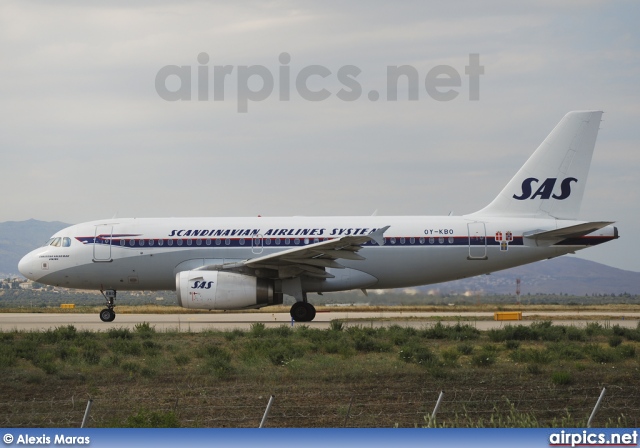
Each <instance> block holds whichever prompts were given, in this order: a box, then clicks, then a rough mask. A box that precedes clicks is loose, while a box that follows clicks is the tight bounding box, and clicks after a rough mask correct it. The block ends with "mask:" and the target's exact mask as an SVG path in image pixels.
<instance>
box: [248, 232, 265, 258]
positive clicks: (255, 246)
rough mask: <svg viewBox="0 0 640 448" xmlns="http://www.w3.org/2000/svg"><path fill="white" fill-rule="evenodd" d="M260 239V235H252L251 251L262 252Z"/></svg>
mask: <svg viewBox="0 0 640 448" xmlns="http://www.w3.org/2000/svg"><path fill="white" fill-rule="evenodd" d="M262 240H263V238H262V235H253V238H252V239H251V252H253V253H254V254H261V253H262V249H263V246H262Z"/></svg>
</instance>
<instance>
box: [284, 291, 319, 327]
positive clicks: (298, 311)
mask: <svg viewBox="0 0 640 448" xmlns="http://www.w3.org/2000/svg"><path fill="white" fill-rule="evenodd" d="M302 297H303V298H302V301H301V302H296V303H294V304H293V306H292V307H291V311H289V313H290V314H291V317H292V318H293V320H295V321H296V322H311V321H312V320H313V319H314V318H315V317H316V309H315V307H314V306H313V305H311V304H310V303H309V302H307V294H303V296H302Z"/></svg>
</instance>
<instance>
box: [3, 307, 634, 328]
mask: <svg viewBox="0 0 640 448" xmlns="http://www.w3.org/2000/svg"><path fill="white" fill-rule="evenodd" d="M116 312H117V308H116ZM540 316H543V317H544V319H545V320H548V319H551V320H552V321H553V323H554V324H555V325H575V326H584V325H586V324H587V323H589V322H599V323H600V324H602V325H605V326H613V325H620V326H622V327H628V328H636V326H637V325H638V322H639V320H640V313H632V312H630V313H606V312H579V313H575V312H529V313H523V320H521V321H494V320H493V313H492V312H486V313H483V312H478V313H476V312H418V311H416V312H410V311H404V312H389V311H384V312H353V311H352V312H345V311H331V312H318V314H317V315H316V318H315V320H314V321H313V322H309V323H304V324H301V323H295V324H292V322H291V316H290V315H289V314H288V313H233V312H226V313H211V314H117V315H116V319H115V320H114V321H113V322H109V323H105V322H102V321H101V320H100V318H99V317H98V314H97V313H96V314H79V313H50V314H38V313H2V314H0V331H4V332H7V331H13V330H19V331H20V330H22V331H43V330H47V329H53V328H56V327H60V326H66V325H73V326H75V327H76V328H77V329H78V330H90V331H106V330H108V329H110V328H130V329H133V328H134V327H135V325H136V324H138V323H141V322H148V323H149V324H150V325H152V326H154V327H155V328H156V330H157V331H183V332H189V331H192V332H199V331H205V330H233V329H243V330H248V329H249V328H251V325H252V324H254V323H256V322H262V323H264V324H265V325H266V326H267V327H279V326H281V325H294V326H299V325H307V326H309V327H311V328H321V329H322V328H329V325H330V322H331V321H332V320H337V319H340V320H347V322H345V324H344V325H346V326H350V325H361V326H372V327H379V326H389V325H402V326H413V327H416V328H424V327H428V326H431V325H434V324H435V323H436V322H437V321H438V319H442V323H443V324H456V323H457V322H459V321H460V322H461V323H463V324H469V325H473V326H475V327H476V328H478V329H479V330H488V329H490V328H500V327H503V326H505V325H528V324H531V323H532V322H535V321H536V320H542V319H541V318H540Z"/></svg>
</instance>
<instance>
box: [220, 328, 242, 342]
mask: <svg viewBox="0 0 640 448" xmlns="http://www.w3.org/2000/svg"><path fill="white" fill-rule="evenodd" d="M244 335H245V332H244V331H242V330H240V329H238V328H236V329H233V330H231V331H225V332H224V338H225V339H226V340H227V341H234V340H235V339H237V338H241V337H244Z"/></svg>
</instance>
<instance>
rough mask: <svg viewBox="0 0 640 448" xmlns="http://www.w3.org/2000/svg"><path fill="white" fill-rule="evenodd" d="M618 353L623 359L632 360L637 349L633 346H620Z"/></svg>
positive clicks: (617, 349) (617, 348)
mask: <svg viewBox="0 0 640 448" xmlns="http://www.w3.org/2000/svg"><path fill="white" fill-rule="evenodd" d="M616 352H617V353H618V355H619V356H620V358H622V359H630V358H634V357H635V356H636V348H635V347H634V346H633V345H628V344H622V345H619V346H618V347H616Z"/></svg>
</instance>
